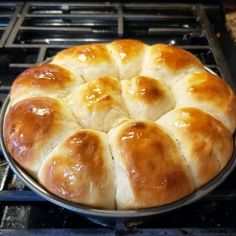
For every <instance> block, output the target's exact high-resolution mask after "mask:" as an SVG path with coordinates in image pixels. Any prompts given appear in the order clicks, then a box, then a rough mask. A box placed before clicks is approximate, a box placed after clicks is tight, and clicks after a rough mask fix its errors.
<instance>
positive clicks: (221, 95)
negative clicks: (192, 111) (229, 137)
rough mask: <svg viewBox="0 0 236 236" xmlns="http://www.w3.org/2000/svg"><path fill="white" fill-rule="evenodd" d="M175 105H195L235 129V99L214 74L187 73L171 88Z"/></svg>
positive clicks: (222, 81) (231, 129)
mask: <svg viewBox="0 0 236 236" xmlns="http://www.w3.org/2000/svg"><path fill="white" fill-rule="evenodd" d="M172 91H173V94H174V97H175V102H176V107H183V106H190V107H197V108H200V109H202V110H204V111H206V112H209V113H210V114H212V115H213V116H215V117H216V118H217V119H219V120H221V121H222V122H223V123H224V124H225V125H226V126H227V127H228V128H229V130H230V132H231V133H233V132H234V129H235V119H236V109H235V108H236V100H235V95H234V93H233V91H232V90H231V88H230V87H229V86H228V85H227V84H226V83H225V82H224V80H222V79H221V78H219V77H218V76H216V75H213V74H211V73H209V72H206V71H204V72H195V73H192V74H189V75H187V76H186V77H184V78H183V79H181V80H180V81H178V82H177V83H176V84H174V85H173V88H172Z"/></svg>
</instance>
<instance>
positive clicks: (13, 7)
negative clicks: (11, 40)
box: [0, 2, 23, 47]
mask: <svg viewBox="0 0 236 236" xmlns="http://www.w3.org/2000/svg"><path fill="white" fill-rule="evenodd" d="M22 6H23V3H20V2H19V3H0V17H1V18H2V17H5V18H9V19H10V20H9V22H8V23H7V24H6V25H5V27H4V28H2V29H3V30H4V33H3V34H2V37H1V39H0V47H3V46H4V44H5V42H6V40H7V38H8V36H9V34H10V32H11V30H12V28H13V26H14V24H15V22H16V20H17V17H18V14H19V13H20V11H21V9H22ZM6 9H8V10H6ZM1 13H2V14H1ZM6 13H7V14H6Z"/></svg>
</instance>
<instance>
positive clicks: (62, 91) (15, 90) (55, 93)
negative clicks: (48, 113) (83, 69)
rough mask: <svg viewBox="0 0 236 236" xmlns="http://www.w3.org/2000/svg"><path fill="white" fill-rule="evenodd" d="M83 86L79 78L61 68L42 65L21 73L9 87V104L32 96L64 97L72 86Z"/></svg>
mask: <svg viewBox="0 0 236 236" xmlns="http://www.w3.org/2000/svg"><path fill="white" fill-rule="evenodd" d="M81 84H83V80H82V79H81V78H79V77H78V78H75V76H74V74H73V73H71V72H70V71H69V70H66V69H64V68H63V67H61V66H58V65H53V64H44V65H37V66H33V67H30V68H29V69H27V70H26V71H24V72H23V73H21V74H20V75H19V76H18V77H17V78H16V80H15V81H14V83H13V85H12V87H11V94H10V95H11V103H12V104H13V103H16V102H17V101H19V100H21V99H23V98H27V97H34V96H52V97H61V98H63V97H65V96H67V95H68V94H70V93H71V91H72V89H73V87H74V86H79V85H81Z"/></svg>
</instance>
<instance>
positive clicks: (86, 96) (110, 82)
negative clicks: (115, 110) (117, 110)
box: [79, 77, 121, 111]
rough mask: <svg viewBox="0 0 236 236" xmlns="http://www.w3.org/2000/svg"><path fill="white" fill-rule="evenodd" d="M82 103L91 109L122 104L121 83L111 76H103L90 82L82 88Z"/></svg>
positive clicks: (104, 108)
mask: <svg viewBox="0 0 236 236" xmlns="http://www.w3.org/2000/svg"><path fill="white" fill-rule="evenodd" d="M79 93H80V97H81V100H80V104H81V105H83V106H84V105H85V106H86V107H87V108H88V109H89V110H94V111H100V110H106V109H107V108H110V107H111V106H112V105H115V106H121V104H120V103H121V100H120V101H119V99H120V93H121V88H120V83H119V81H117V80H115V79H112V78H110V77H102V78H99V79H96V80H93V81H91V82H88V83H87V84H86V85H85V86H84V87H83V89H81V90H80V92H79Z"/></svg>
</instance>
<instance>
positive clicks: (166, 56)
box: [150, 44, 204, 72]
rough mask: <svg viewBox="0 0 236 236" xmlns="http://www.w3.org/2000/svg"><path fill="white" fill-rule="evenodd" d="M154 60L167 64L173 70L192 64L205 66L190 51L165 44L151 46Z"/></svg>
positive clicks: (154, 61) (158, 63) (157, 62)
mask: <svg viewBox="0 0 236 236" xmlns="http://www.w3.org/2000/svg"><path fill="white" fill-rule="evenodd" d="M150 50H151V56H152V62H153V63H154V64H156V65H160V64H161V65H164V66H167V67H168V68H169V69H170V70H172V71H173V72H177V71H179V70H182V69H183V68H186V67H190V66H198V67H200V68H204V67H203V64H202V63H201V61H200V60H199V59H198V58H197V57H195V56H194V55H193V54H191V53H190V52H188V51H186V50H183V49H180V48H176V47H174V46H170V45H165V44H155V45H153V46H151V49H150Z"/></svg>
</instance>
